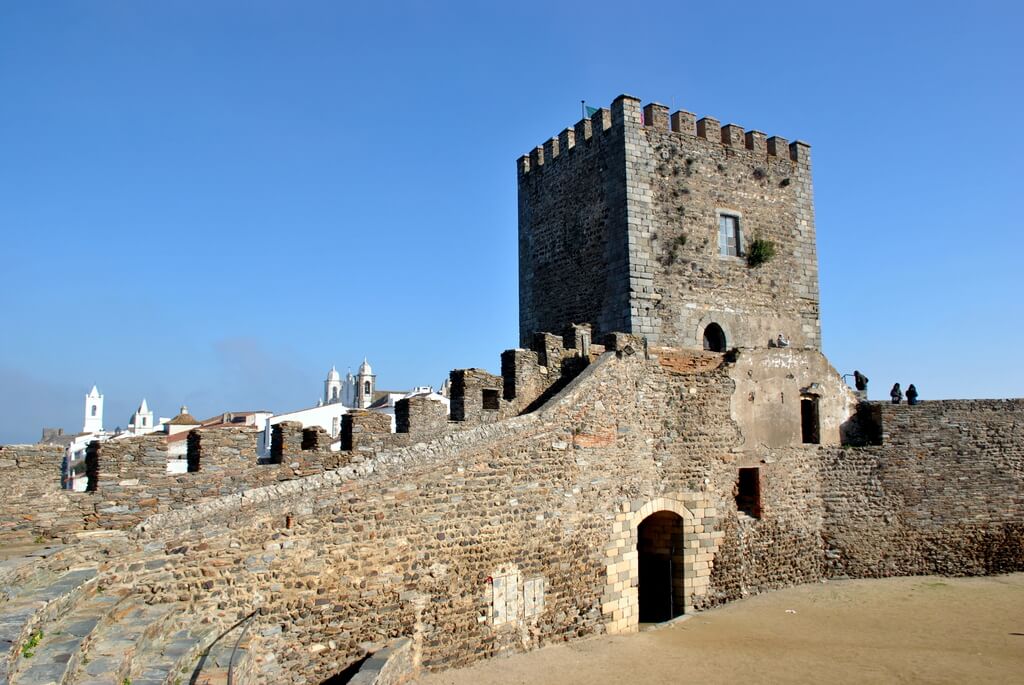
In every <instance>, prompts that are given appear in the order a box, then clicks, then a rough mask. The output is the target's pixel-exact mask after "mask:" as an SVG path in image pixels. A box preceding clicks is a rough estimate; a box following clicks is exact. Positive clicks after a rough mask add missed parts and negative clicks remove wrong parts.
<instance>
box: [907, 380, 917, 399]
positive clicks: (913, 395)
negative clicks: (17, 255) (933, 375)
mask: <svg viewBox="0 0 1024 685" xmlns="http://www.w3.org/2000/svg"><path fill="white" fill-rule="evenodd" d="M907 404H917V388H915V387H914V384H913V383H911V384H910V386H909V387H907Z"/></svg>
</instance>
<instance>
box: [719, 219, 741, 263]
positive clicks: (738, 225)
mask: <svg viewBox="0 0 1024 685" xmlns="http://www.w3.org/2000/svg"><path fill="white" fill-rule="evenodd" d="M715 218H716V219H717V220H718V226H717V229H718V256H719V257H720V258H722V259H743V258H744V257H745V256H746V250H745V249H743V214H742V212H737V211H736V210H734V209H724V208H717V209H715ZM726 219H732V220H733V221H734V226H735V233H734V238H735V242H736V254H730V253H728V252H723V251H722V250H723V249H728V235H726V236H725V237H726V243H725V244H724V245H723V243H722V237H723V234H722V222H723V221H724V220H726Z"/></svg>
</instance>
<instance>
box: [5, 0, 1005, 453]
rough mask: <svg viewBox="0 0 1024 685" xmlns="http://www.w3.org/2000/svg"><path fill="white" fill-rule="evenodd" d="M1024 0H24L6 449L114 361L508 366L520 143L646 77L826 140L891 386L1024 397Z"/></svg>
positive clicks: (850, 275)
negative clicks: (1022, 262)
mask: <svg viewBox="0 0 1024 685" xmlns="http://www.w3.org/2000/svg"><path fill="white" fill-rule="evenodd" d="M726 18H728V21H726ZM1022 19H1024V9H1022V8H1021V7H1020V6H1019V5H1018V4H1014V3H1009V2H981V3H977V4H976V5H974V6H972V8H971V10H970V11H969V12H967V11H963V10H958V9H956V8H945V7H937V6H936V7H929V8H928V9H927V11H922V10H921V9H920V6H919V5H917V4H912V3H907V4H905V5H900V4H896V5H893V4H890V3H886V4H882V3H862V4H859V5H857V6H855V7H854V6H826V5H822V4H820V3H794V2H783V3H781V4H775V5H772V6H771V9H770V10H766V9H765V7H764V5H763V4H760V3H756V4H755V3H749V4H747V3H740V5H738V6H736V5H731V6H730V8H729V10H728V11H726V10H724V9H710V8H705V9H701V10H698V9H697V8H695V7H683V6H670V5H665V6H663V7H659V8H658V10H657V11H650V10H643V11H627V9H626V7H625V6H623V5H621V4H612V3H608V4H607V5H601V4H600V3H598V4H596V5H595V4H594V3H555V4H553V5H552V4H548V3H545V4H541V3H533V2H526V3H518V4H516V5H514V6H507V5H505V6H496V7H489V6H478V5H477V4H475V3H452V4H445V5H443V6H438V5H436V4H425V3H418V2H398V3H392V4H391V5H389V6H388V7H372V8H371V7H347V6H343V5H341V4H338V3H328V2H308V3H302V5H301V6H298V5H289V4H282V3H270V2H256V3H251V2H245V3H243V2H221V3H216V4H215V5H210V4H207V3H194V4H174V5H167V4H164V5H158V4H147V5H140V4H137V3H129V2H107V3H85V2H58V3H46V4H40V3H23V4H15V3H8V4H6V5H5V6H4V7H3V8H0V89H2V90H0V92H3V94H4V97H3V105H2V106H0V112H2V114H3V116H2V119H0V121H2V122H3V124H4V125H3V126H0V149H2V150H3V151H4V153H3V155H0V230H2V234H3V237H4V243H3V249H2V254H3V257H4V259H3V261H2V264H3V269H0V311H2V322H3V334H2V335H0V444H3V443H11V442H35V441H36V440H38V439H39V434H40V429H41V428H42V427H43V426H59V427H63V428H65V429H66V430H68V431H69V432H77V431H78V430H79V429H80V428H81V422H82V406H83V396H84V395H85V393H86V392H88V390H89V389H90V388H91V387H92V386H93V385H94V384H95V385H97V386H99V389H100V390H101V391H102V392H103V394H104V396H105V405H106V406H105V410H106V411H105V414H106V416H105V427H107V428H108V429H109V428H114V427H115V426H117V425H121V426H122V427H123V426H125V425H126V424H127V421H128V418H129V414H130V413H131V412H132V411H133V410H134V409H135V407H136V406H137V405H138V403H139V402H140V400H141V399H142V398H143V397H145V398H146V399H147V400H148V402H149V405H150V407H151V408H152V409H153V410H154V411H155V412H156V414H157V415H163V416H173V415H174V414H175V413H176V412H177V410H178V407H179V406H180V405H182V404H187V405H188V406H189V407H190V410H191V411H192V413H193V414H195V415H196V416H201V417H205V416H209V415H212V414H216V413H220V412H222V411H232V410H249V409H270V410H273V411H286V410H292V409H296V408H298V407H303V406H310V405H312V404H313V403H315V401H316V399H317V397H318V396H319V394H320V392H321V388H322V381H323V378H324V376H325V374H326V373H327V371H328V369H330V367H331V365H332V364H335V365H337V367H338V369H339V370H340V371H341V372H342V373H344V371H345V369H346V368H347V367H351V368H352V369H353V370H355V367H356V366H358V364H359V362H360V361H362V359H363V357H364V356H365V357H368V358H369V360H370V361H371V362H372V363H373V366H374V369H375V371H376V372H377V374H378V387H380V388H407V387H411V386H414V385H423V384H429V385H433V386H434V387H438V386H439V385H440V383H441V381H442V380H443V379H444V378H445V377H446V376H447V373H448V371H449V370H450V369H452V368H456V367H471V366H476V367H483V368H487V369H490V370H492V371H496V370H497V369H498V367H499V354H500V352H501V351H502V350H504V349H507V348H510V347H513V346H515V344H516V342H517V340H518V330H517V306H518V305H517V282H516V281H517V266H516V264H517V255H516V250H517V235H516V212H517V204H516V176H515V160H516V158H517V157H518V156H519V155H521V154H523V153H525V152H527V151H529V150H530V149H531V148H532V147H534V146H536V145H538V144H540V143H541V142H542V141H544V140H546V139H547V138H550V137H551V136H553V135H556V134H557V133H558V131H560V130H561V129H562V128H565V127H566V126H571V125H572V124H573V123H574V122H575V121H577V120H578V119H579V118H580V100H581V99H586V101H587V103H588V104H590V105H593V106H607V105H608V104H609V103H610V102H611V101H612V99H613V98H614V97H615V96H616V95H618V94H620V93H624V92H625V93H630V94H632V95H635V96H637V97H639V98H641V99H642V100H643V101H644V102H650V101H657V102H662V103H664V104H666V105H669V106H670V107H671V108H672V109H673V110H675V109H686V110H689V111H692V112H695V113H696V114H697V116H705V115H706V116H713V117H715V118H717V119H719V120H721V121H722V123H723V124H724V123H731V122H735V123H737V124H739V125H741V126H743V127H745V128H747V129H757V130H760V131H764V132H765V133H767V134H768V135H776V134H777V135H780V136H783V137H786V138H788V139H790V140H794V139H802V140H807V141H809V142H810V143H811V145H812V159H813V167H814V183H815V204H816V223H817V233H818V259H819V267H820V278H821V319H822V337H823V348H824V352H825V354H826V355H827V356H828V357H829V359H830V360H831V361H832V363H833V364H834V365H835V367H836V368H837V369H838V370H839V371H840V373H852V371H853V370H854V369H855V368H857V369H859V370H861V371H862V372H864V373H865V374H867V375H868V376H869V377H870V378H871V385H870V389H871V394H872V397H874V398H882V397H884V396H886V394H887V392H888V388H889V387H890V386H891V385H892V383H893V382H895V381H899V382H900V383H901V384H902V385H903V386H904V387H905V386H906V385H907V384H909V383H915V384H916V385H917V387H918V389H919V390H920V392H921V397H922V399H939V398H952V397H1020V396H1024V365H1022V364H1020V363H1019V361H1018V360H1017V359H1016V357H1015V355H1014V352H1015V350H1016V348H1017V347H1019V345H1020V341H1021V339H1022V337H1024V317H1022V316H1021V314H1022V305H1021V293H1022V292H1024V288H1022V277H1021V270H1020V267H1019V265H1018V262H1019V257H1018V256H1017V255H1018V252H1019V248H1018V241H1019V236H1020V235H1021V234H1022V233H1024V226H1022V220H1021V218H1020V212H1019V211H1016V210H1017V208H1016V206H1015V204H1014V200H1015V199H1016V197H1017V196H1018V194H1019V189H1018V186H1019V181H1020V178H1021V172H1020V170H1019V168H1018V160H1019V159H1020V158H1021V157H1022V155H1021V153H1022V152H1024V150H1022V148H1024V143H1022V141H1021V136H1020V135H1019V134H1018V133H1017V132H1016V129H1015V124H1016V122H1019V121H1021V120H1022V119H1024V116H1022V115H1024V95H1022V93H1021V89H1020V87H1019V81H1020V75H1019V69H1020V65H1021V64H1024V49H1022V47H1021V41H1020V40H1019V39H1018V37H1017V32H1018V29H1019V27H1020V26H1021V25H1022ZM1007 124H1009V126H1008V127H1007ZM1003 128H1008V129H1009V130H1008V132H1007V133H1003V132H1002V129H1003Z"/></svg>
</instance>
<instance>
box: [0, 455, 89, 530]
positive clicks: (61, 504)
mask: <svg viewBox="0 0 1024 685" xmlns="http://www.w3.org/2000/svg"><path fill="white" fill-rule="evenodd" d="M63 460H64V448H63V447H61V446H60V445H0V544H3V543H10V542H24V541H27V540H30V539H33V538H35V537H36V536H44V537H48V536H51V535H55V534H60V533H62V532H66V531H70V530H79V529H81V525H82V523H81V522H82V513H81V509H80V508H79V507H77V506H75V503H74V502H72V501H71V500H69V498H68V497H67V496H66V495H65V493H64V491H63V490H61V464H62V462H63Z"/></svg>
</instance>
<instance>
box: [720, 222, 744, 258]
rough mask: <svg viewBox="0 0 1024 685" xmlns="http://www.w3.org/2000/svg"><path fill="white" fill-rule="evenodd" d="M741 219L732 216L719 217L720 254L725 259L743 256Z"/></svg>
mask: <svg viewBox="0 0 1024 685" xmlns="http://www.w3.org/2000/svg"><path fill="white" fill-rule="evenodd" d="M741 239H742V234H741V233H740V218H739V217H738V216H735V215H732V214H719V215H718V253H719V254H721V255H722V256H724V257H741V256H743V243H742V240H741Z"/></svg>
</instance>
